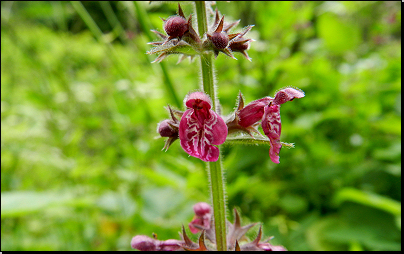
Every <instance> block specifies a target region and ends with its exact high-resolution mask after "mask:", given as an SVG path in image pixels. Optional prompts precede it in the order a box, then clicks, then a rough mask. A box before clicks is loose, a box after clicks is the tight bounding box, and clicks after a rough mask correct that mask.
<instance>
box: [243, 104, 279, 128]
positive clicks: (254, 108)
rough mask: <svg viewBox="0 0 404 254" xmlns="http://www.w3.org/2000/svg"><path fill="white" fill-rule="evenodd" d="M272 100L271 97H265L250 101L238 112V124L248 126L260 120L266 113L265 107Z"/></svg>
mask: <svg viewBox="0 0 404 254" xmlns="http://www.w3.org/2000/svg"><path fill="white" fill-rule="evenodd" d="M271 101H272V98H271V97H265V98H262V99H259V100H255V101H252V102H250V103H248V105H247V106H246V107H245V108H243V109H241V110H240V112H239V113H238V117H239V121H238V124H239V125H240V126H242V127H245V128H247V127H249V126H251V125H253V124H254V123H256V122H258V121H260V120H261V119H262V116H263V115H264V107H265V106H267V105H268V104H269V103H270V102H271Z"/></svg>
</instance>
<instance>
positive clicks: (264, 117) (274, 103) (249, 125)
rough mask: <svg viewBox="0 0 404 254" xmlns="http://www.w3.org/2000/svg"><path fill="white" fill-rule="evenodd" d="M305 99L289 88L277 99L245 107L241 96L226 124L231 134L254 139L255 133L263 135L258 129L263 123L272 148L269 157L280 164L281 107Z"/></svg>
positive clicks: (300, 92) (276, 96)
mask: <svg viewBox="0 0 404 254" xmlns="http://www.w3.org/2000/svg"><path fill="white" fill-rule="evenodd" d="M302 97H304V93H303V92H302V91H301V90H298V89H295V88H291V87H287V88H284V89H282V90H280V91H279V92H277V93H276V95H275V98H271V97H264V98H262V99H258V100H255V101H252V102H250V103H249V104H248V105H247V106H245V107H244V100H243V97H242V95H241V94H239V101H238V106H237V109H236V111H235V112H234V115H233V117H232V118H229V119H228V120H227V122H226V124H227V127H228V131H229V133H232V132H236V131H242V132H245V133H248V134H249V135H250V136H252V137H253V135H252V134H253V133H256V134H258V135H260V136H262V135H261V133H260V132H259V131H258V129H257V127H258V125H259V122H260V121H261V126H262V129H263V131H264V133H265V135H266V136H267V137H268V138H269V142H270V143H271V147H270V149H269V157H270V158H271V160H272V161H273V162H274V163H279V152H280V150H281V147H282V144H281V142H280V136H281V115H280V105H281V104H283V103H285V102H287V101H292V100H293V99H295V98H302Z"/></svg>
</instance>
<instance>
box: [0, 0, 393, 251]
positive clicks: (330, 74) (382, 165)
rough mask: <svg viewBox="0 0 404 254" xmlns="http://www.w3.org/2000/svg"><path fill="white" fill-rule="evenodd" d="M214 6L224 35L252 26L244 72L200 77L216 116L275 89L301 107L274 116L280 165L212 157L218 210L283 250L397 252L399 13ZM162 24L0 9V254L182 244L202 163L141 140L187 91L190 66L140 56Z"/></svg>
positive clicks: (237, 64) (119, 14)
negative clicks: (222, 198)
mask: <svg viewBox="0 0 404 254" xmlns="http://www.w3.org/2000/svg"><path fill="white" fill-rule="evenodd" d="M216 6H217V7H218V9H219V10H220V12H221V13H222V14H224V15H225V20H227V21H234V20H237V19H241V22H240V25H239V26H238V27H237V28H234V29H233V30H232V31H235V32H238V31H241V29H242V27H244V26H246V25H249V24H254V25H255V27H254V28H253V29H252V31H251V32H250V33H249V37H250V38H254V39H255V40H256V41H255V42H253V43H252V44H251V49H250V50H249V51H248V53H249V55H250V56H251V58H252V62H249V61H247V60H246V59H245V58H244V57H243V56H242V55H241V54H237V53H236V55H235V56H236V58H237V59H238V60H237V61H236V60H233V59H231V58H229V57H226V56H224V55H223V54H221V55H219V56H218V58H217V60H216V61H215V66H216V69H217V75H216V79H217V87H218V95H219V98H220V102H221V105H222V108H223V110H222V112H223V113H224V114H229V113H230V112H231V111H232V110H233V108H234V106H235V102H236V98H237V94H238V92H239V91H241V92H242V93H243V94H244V96H245V102H246V103H249V102H251V101H253V100H255V99H258V98H262V97H264V96H268V95H269V96H273V95H274V94H275V92H276V91H277V90H278V89H280V88H282V87H285V86H294V87H298V88H300V89H302V90H304V92H305V93H306V97H305V98H303V99H299V100H294V101H293V102H289V103H286V104H285V105H283V106H282V123H283V126H282V137H281V140H282V141H284V142H289V143H295V146H296V147H295V148H294V149H285V148H284V149H283V150H282V151H281V154H280V161H281V163H280V164H274V163H272V162H271V161H270V159H269V155H268V151H269V147H266V146H244V145H242V146H225V147H223V149H222V150H223V155H224V156H223V157H224V161H223V164H224V166H225V169H226V179H227V188H226V190H227V200H228V209H229V211H231V209H232V208H233V207H237V208H238V209H239V211H240V212H241V214H242V220H243V221H242V223H243V224H246V223H249V222H262V223H263V229H264V235H265V236H266V237H269V236H275V238H274V239H273V240H272V243H274V244H282V245H284V246H285V247H286V248H287V249H289V250H401V86H400V84H401V3H400V2H397V1H396V2H263V1H260V2H217V4H216ZM182 7H183V10H184V13H185V15H186V16H187V17H188V15H189V14H190V13H193V5H192V4H190V3H189V2H182ZM176 10H177V3H176V2H174V3H161V2H152V3H149V2H111V3H109V2H83V3H80V2H75V3H71V2H4V1H3V2H1V250H3V251H6V250H130V249H131V248H130V240H131V238H132V237H133V236H134V235H137V234H145V235H148V236H151V234H152V233H153V232H154V233H156V234H157V235H158V237H159V239H169V238H171V239H172V238H174V239H179V236H178V231H179V230H180V228H181V225H182V224H184V225H185V226H186V225H187V224H188V223H189V222H190V221H191V219H192V217H193V210H192V206H193V204H195V203H196V202H201V201H204V202H209V198H210V197H209V192H208V181H207V176H206V170H205V165H204V163H203V162H202V161H200V160H199V159H196V158H194V157H188V155H187V154H186V153H185V152H184V151H183V150H182V149H181V147H180V144H179V142H178V141H177V142H175V143H174V144H173V145H172V146H171V147H170V149H169V150H168V151H167V152H163V151H161V149H162V147H163V146H164V140H163V139H156V136H157V133H156V127H157V123H158V122H159V121H161V120H163V119H165V118H167V117H168V114H167V111H166V110H165V109H164V106H166V105H167V104H170V105H172V106H174V107H177V108H178V106H181V109H183V108H182V100H183V98H184V96H185V95H186V94H187V93H188V92H189V91H191V90H195V89H197V88H198V87H199V82H200V79H199V78H198V75H199V73H198V60H196V61H194V62H193V63H191V64H190V63H189V61H183V62H181V63H180V64H178V65H176V62H177V60H178V58H177V57H176V56H171V57H168V58H167V59H165V60H164V61H163V65H160V64H158V63H154V64H151V61H153V60H154V59H155V57H156V56H155V55H152V56H150V55H147V54H145V52H146V51H147V50H150V49H151V46H150V45H147V42H149V41H153V40H157V39H158V38H157V37H156V36H153V37H151V35H150V29H157V30H159V31H163V29H162V23H163V22H162V21H161V19H160V17H162V18H167V17H169V16H171V15H174V14H175V12H176ZM194 17H195V16H194ZM228 215H229V216H228V217H229V219H230V220H232V217H233V215H232V213H231V212H228ZM257 230H258V226H255V227H254V228H253V230H251V231H250V232H249V234H248V236H250V237H254V236H255V235H256V232H257ZM188 232H189V231H188ZM193 239H196V236H193Z"/></svg>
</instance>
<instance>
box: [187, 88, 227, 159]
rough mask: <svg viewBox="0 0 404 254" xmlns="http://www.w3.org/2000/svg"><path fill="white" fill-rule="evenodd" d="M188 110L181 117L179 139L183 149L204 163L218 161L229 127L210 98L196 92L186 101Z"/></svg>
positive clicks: (188, 96)
mask: <svg viewBox="0 0 404 254" xmlns="http://www.w3.org/2000/svg"><path fill="white" fill-rule="evenodd" d="M184 102H185V106H186V107H187V108H188V109H187V110H186V111H185V112H184V114H183V115H182V117H181V121H180V124H179V137H180V141H181V147H182V148H183V149H184V150H185V152H187V153H188V154H189V155H191V156H194V157H197V158H199V159H201V160H203V161H217V160H218V158H219V149H218V148H217V147H215V146H213V145H221V144H223V143H224V141H225V140H226V137H227V126H226V123H225V122H224V121H223V119H222V118H221V117H220V116H219V115H218V114H216V113H215V112H214V111H213V110H212V109H211V108H212V102H211V100H210V98H209V96H208V95H207V94H205V93H203V92H194V93H191V94H189V95H187V96H186V97H185V99H184Z"/></svg>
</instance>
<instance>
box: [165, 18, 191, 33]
mask: <svg viewBox="0 0 404 254" xmlns="http://www.w3.org/2000/svg"><path fill="white" fill-rule="evenodd" d="M164 30H165V31H166V33H167V34H168V35H169V36H170V37H172V38H176V37H178V38H181V37H182V36H183V35H184V33H185V32H186V31H188V22H187V20H186V19H184V18H183V17H180V16H174V17H171V18H169V19H168V20H167V21H166V22H165V24H164Z"/></svg>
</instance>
